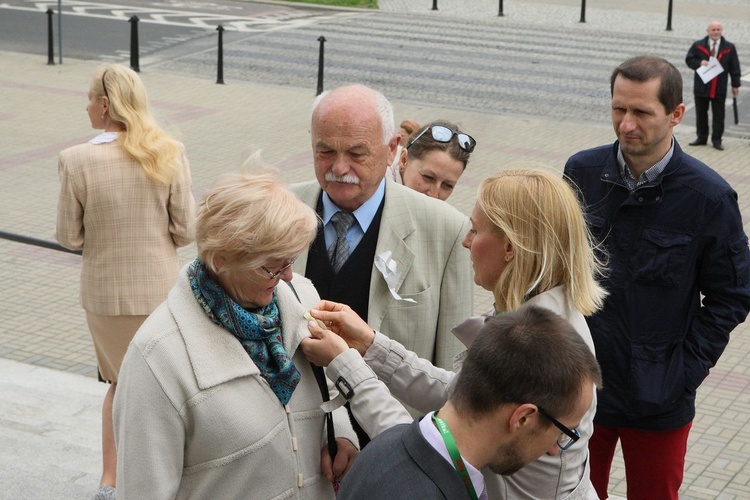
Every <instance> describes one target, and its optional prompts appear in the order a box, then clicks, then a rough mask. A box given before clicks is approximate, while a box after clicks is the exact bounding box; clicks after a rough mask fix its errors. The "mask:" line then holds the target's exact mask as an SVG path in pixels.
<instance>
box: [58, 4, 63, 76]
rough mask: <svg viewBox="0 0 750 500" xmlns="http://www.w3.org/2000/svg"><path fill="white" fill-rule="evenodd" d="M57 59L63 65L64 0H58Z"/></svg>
mask: <svg viewBox="0 0 750 500" xmlns="http://www.w3.org/2000/svg"><path fill="white" fill-rule="evenodd" d="M57 57H58V59H59V60H60V64H62V0H57Z"/></svg>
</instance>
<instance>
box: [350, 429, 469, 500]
mask: <svg viewBox="0 0 750 500" xmlns="http://www.w3.org/2000/svg"><path fill="white" fill-rule="evenodd" d="M336 498H337V500H383V499H387V500H399V499H403V500H414V499H417V498H429V499H440V498H444V499H446V500H468V498H469V494H468V493H467V492H466V488H465V487H464V483H463V482H462V481H461V478H460V477H459V475H458V473H457V472H456V470H455V469H454V468H453V466H452V465H451V464H449V463H448V462H447V461H446V460H445V459H444V458H443V457H442V456H440V454H439V453H438V452H437V451H435V449H434V448H433V447H432V446H430V444H429V443H428V442H427V440H426V439H425V438H424V437H423V436H422V432H421V431H420V430H419V420H415V421H414V422H412V423H411V424H401V425H397V426H395V427H392V428H390V429H388V430H387V431H385V432H384V433H382V434H380V435H379V436H378V437H376V438H375V439H374V440H373V441H371V442H370V444H368V445H367V447H365V449H364V450H362V453H360V454H359V456H358V457H357V460H355V461H354V465H352V468H351V469H350V470H349V472H348V473H347V474H346V477H344V481H343V482H342V483H341V487H340V488H339V492H338V495H337V497H336Z"/></svg>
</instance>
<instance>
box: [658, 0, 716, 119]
mask: <svg viewBox="0 0 750 500" xmlns="http://www.w3.org/2000/svg"><path fill="white" fill-rule="evenodd" d="M667 31H672V0H669V7H668V9H667ZM712 109H713V108H712Z"/></svg>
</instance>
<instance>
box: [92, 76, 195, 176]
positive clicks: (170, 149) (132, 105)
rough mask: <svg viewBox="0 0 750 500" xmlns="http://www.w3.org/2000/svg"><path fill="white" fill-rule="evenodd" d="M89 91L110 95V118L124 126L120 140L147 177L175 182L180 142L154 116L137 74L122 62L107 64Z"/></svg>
mask: <svg viewBox="0 0 750 500" xmlns="http://www.w3.org/2000/svg"><path fill="white" fill-rule="evenodd" d="M89 92H90V94H91V96H92V97H96V98H98V99H101V98H103V97H107V99H108V100H109V111H108V113H109V117H110V119H111V120H112V121H114V122H116V123H117V124H119V125H120V126H121V127H122V129H123V130H122V132H120V134H119V137H118V139H117V142H118V144H119V145H120V147H121V148H122V149H123V150H124V151H125V153H126V154H127V155H128V156H130V157H131V158H133V159H134V160H135V161H137V162H138V163H139V164H140V165H141V167H142V168H143V171H144V172H145V174H146V177H148V178H149V180H151V181H152V182H156V183H160V184H169V183H170V182H172V179H173V178H174V176H175V174H176V172H177V170H178V165H179V164H178V161H179V156H180V147H179V143H178V142H177V141H175V140H174V139H172V138H171V137H170V136H169V135H168V134H167V133H166V132H165V131H164V130H162V128H161V127H159V125H157V123H156V121H155V120H154V119H153V117H152V116H151V113H150V112H149V110H148V96H147V95H146V88H145V87H144V85H143V82H142V81H141V78H140V77H139V76H138V73H136V72H135V71H133V70H132V69H130V68H127V67H125V66H123V65H121V64H107V65H105V66H102V67H100V68H99V69H97V71H96V72H95V74H94V79H93V81H92V82H91V88H90V89H89Z"/></svg>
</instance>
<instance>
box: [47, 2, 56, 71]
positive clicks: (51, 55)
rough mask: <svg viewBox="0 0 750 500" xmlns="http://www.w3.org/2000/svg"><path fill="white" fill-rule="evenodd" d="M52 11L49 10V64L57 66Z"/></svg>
mask: <svg viewBox="0 0 750 500" xmlns="http://www.w3.org/2000/svg"><path fill="white" fill-rule="evenodd" d="M52 14H54V12H52V9H47V64H48V65H54V64H55V43H54V36H53V35H52Z"/></svg>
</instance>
